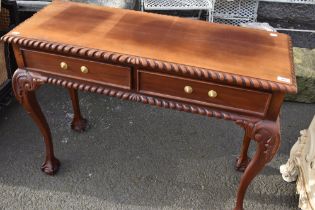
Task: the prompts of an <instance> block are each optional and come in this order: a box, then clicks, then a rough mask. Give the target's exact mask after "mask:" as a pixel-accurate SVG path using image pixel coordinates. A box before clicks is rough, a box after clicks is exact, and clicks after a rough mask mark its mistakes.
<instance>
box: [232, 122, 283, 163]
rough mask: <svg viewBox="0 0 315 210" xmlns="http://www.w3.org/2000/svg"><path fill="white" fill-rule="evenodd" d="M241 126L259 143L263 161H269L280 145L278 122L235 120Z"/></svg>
mask: <svg viewBox="0 0 315 210" xmlns="http://www.w3.org/2000/svg"><path fill="white" fill-rule="evenodd" d="M236 123H237V124H239V125H240V126H242V127H243V128H244V129H245V131H246V133H248V135H249V136H250V138H251V139H253V140H254V141H256V142H257V143H258V144H259V147H261V149H262V151H263V156H264V160H265V162H269V161H271V159H272V158H273V156H274V155H275V154H276V152H277V151H278V149H279V146H280V123H279V120H277V121H276V122H274V121H269V120H261V121H257V122H249V121H245V120H239V121H237V122H236Z"/></svg>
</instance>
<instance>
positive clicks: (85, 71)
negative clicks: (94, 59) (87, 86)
mask: <svg viewBox="0 0 315 210" xmlns="http://www.w3.org/2000/svg"><path fill="white" fill-rule="evenodd" d="M81 72H82V73H84V74H87V73H88V72H89V69H88V68H87V67H86V66H81Z"/></svg>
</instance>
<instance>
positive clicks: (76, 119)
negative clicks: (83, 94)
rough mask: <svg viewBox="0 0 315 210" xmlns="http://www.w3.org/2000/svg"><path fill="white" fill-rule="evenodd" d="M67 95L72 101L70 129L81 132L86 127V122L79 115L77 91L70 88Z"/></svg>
mask: <svg viewBox="0 0 315 210" xmlns="http://www.w3.org/2000/svg"><path fill="white" fill-rule="evenodd" d="M68 91H69V95H70V98H71V101H72V108H73V119H72V122H71V128H72V129H73V130H75V131H77V132H83V131H85V129H86V126H87V120H86V119H84V118H83V117H82V115H81V111H80V105H79V98H78V91H77V90H75V89H72V88H69V89H68Z"/></svg>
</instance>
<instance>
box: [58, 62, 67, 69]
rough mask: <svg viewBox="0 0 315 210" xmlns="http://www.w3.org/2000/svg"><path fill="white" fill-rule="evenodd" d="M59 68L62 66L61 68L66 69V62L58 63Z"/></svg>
mask: <svg viewBox="0 0 315 210" xmlns="http://www.w3.org/2000/svg"><path fill="white" fill-rule="evenodd" d="M60 68H62V69H63V70H67V69H68V64H67V63H66V62H61V63H60Z"/></svg>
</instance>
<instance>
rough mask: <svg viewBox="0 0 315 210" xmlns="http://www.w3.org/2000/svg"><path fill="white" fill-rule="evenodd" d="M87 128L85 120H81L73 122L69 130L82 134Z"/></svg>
mask: <svg viewBox="0 0 315 210" xmlns="http://www.w3.org/2000/svg"><path fill="white" fill-rule="evenodd" d="M86 127H87V120H86V119H84V118H81V119H79V120H73V121H72V123H71V129H72V130H74V131H77V132H79V133H81V132H84V131H85V129H86Z"/></svg>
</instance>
